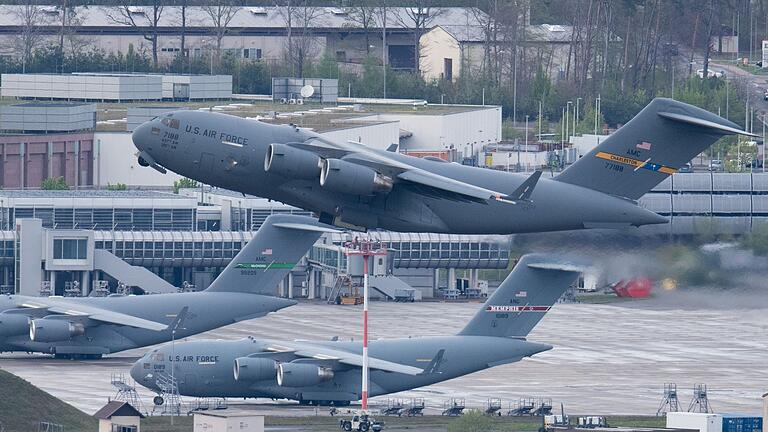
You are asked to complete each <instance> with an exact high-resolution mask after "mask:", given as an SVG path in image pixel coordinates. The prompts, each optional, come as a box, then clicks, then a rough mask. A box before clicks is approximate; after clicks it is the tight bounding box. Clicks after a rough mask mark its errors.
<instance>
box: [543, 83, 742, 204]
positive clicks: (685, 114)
mask: <svg viewBox="0 0 768 432" xmlns="http://www.w3.org/2000/svg"><path fill="white" fill-rule="evenodd" d="M732 134H743V135H752V134H748V133H746V132H744V131H742V130H741V128H740V127H739V126H738V125H737V124H735V123H733V122H731V121H728V120H726V119H724V118H722V117H719V116H717V115H715V114H712V113H711V112H709V111H705V110H703V109H701V108H697V107H695V106H693V105H688V104H686V103H682V102H677V101H675V100H672V99H665V98H656V99H654V100H652V101H651V103H649V104H648V106H646V107H645V108H643V110H642V111H640V112H639V113H638V114H637V115H636V116H635V117H634V118H633V119H632V120H630V121H629V122H627V124H625V125H624V126H622V127H621V128H620V129H619V130H617V131H616V132H615V133H613V135H611V136H609V137H608V138H606V139H605V141H603V142H602V143H600V144H599V145H598V146H597V147H596V148H594V149H592V151H590V152H589V153H587V154H586V155H584V157H582V158H581V159H579V160H577V161H576V162H575V163H574V164H573V165H571V166H570V167H568V168H567V169H566V170H565V171H563V172H562V173H561V174H560V175H558V176H557V177H555V180H557V181H561V182H564V183H570V184H574V185H577V186H583V187H585V188H589V189H594V190H597V191H600V192H603V193H607V194H611V195H618V196H622V197H626V198H630V199H638V198H640V197H641V196H643V195H644V194H645V193H646V192H648V191H649V190H651V189H653V188H654V187H655V186H656V185H657V184H659V183H661V181H662V180H664V179H665V178H666V177H667V176H668V175H670V174H673V173H675V172H676V171H677V170H678V169H679V168H680V167H681V166H683V165H684V164H686V163H688V162H690V160H691V159H693V158H694V157H695V156H696V155H698V154H699V153H701V152H702V151H704V150H705V149H707V148H708V147H709V146H711V145H712V144H714V142H715V141H717V140H718V139H720V138H721V137H722V136H724V135H732Z"/></svg>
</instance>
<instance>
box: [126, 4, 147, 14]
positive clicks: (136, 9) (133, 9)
mask: <svg viewBox="0 0 768 432" xmlns="http://www.w3.org/2000/svg"><path fill="white" fill-rule="evenodd" d="M128 13H130V14H132V15H144V13H145V12H144V8H142V7H140V6H128Z"/></svg>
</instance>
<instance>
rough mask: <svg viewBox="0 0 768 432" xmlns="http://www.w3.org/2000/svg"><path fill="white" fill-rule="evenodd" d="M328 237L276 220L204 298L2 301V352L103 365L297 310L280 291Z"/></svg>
mask: <svg viewBox="0 0 768 432" xmlns="http://www.w3.org/2000/svg"><path fill="white" fill-rule="evenodd" d="M326 231H334V230H332V229H329V228H326V227H324V226H323V225H321V224H319V223H318V222H317V220H316V219H312V218H310V217H306V216H294V215H273V216H270V217H268V218H267V219H266V221H265V222H264V225H262V227H261V228H260V229H259V231H258V232H256V234H255V235H254V237H253V239H251V241H249V242H248V243H247V244H246V245H245V246H244V247H243V249H242V250H241V251H240V253H238V254H237V256H235V258H234V259H233V260H232V261H231V262H230V263H229V265H228V266H227V267H226V268H225V269H224V271H223V272H222V273H221V274H220V275H219V276H218V277H217V278H216V280H214V281H213V283H212V284H211V285H210V286H209V287H208V288H207V289H205V290H204V291H201V292H195V293H177V294H155V295H142V296H132V295H131V296H109V297H99V298H90V297H86V298H64V297H30V296H20V295H4V296H0V352H4V351H27V352H41V353H48V354H54V355H55V356H56V357H60V358H99V357H101V356H102V355H103V354H109V353H114V352H118V351H123V350H127V349H132V348H137V347H142V346H148V345H153V344H157V343H160V342H165V341H169V340H171V338H172V337H186V336H189V335H193V334H197V333H202V332H204V331H208V330H211V329H215V328H218V327H222V326H225V325H229V324H232V323H235V322H238V321H243V320H248V319H252V318H258V317H261V316H264V315H266V314H267V313H269V312H274V311H277V310H279V309H282V308H285V307H288V306H291V305H293V304H295V303H296V302H295V301H293V300H287V299H282V298H277V297H274V293H275V291H276V287H277V284H278V283H279V282H280V281H281V280H282V279H283V278H284V277H285V276H286V275H287V274H288V272H289V271H290V270H291V269H292V268H293V267H294V265H295V264H296V262H297V261H298V260H299V259H301V257H302V256H304V254H305V253H306V252H307V250H308V249H309V248H310V247H311V246H312V245H313V244H314V243H315V241H317V239H318V238H319V237H320V235H322V233H323V232H326Z"/></svg>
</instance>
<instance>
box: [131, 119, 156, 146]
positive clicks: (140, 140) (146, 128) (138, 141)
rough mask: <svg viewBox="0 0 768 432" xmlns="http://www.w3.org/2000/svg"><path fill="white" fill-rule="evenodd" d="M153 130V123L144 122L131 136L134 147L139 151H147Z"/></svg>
mask: <svg viewBox="0 0 768 432" xmlns="http://www.w3.org/2000/svg"><path fill="white" fill-rule="evenodd" d="M151 129H152V121H148V122H144V123H142V124H140V125H139V126H138V127H137V128H136V129H134V130H133V134H131V139H132V140H133V145H134V146H136V148H137V149H139V150H142V151H143V150H145V149H146V148H147V145H148V143H149V140H150V136H151Z"/></svg>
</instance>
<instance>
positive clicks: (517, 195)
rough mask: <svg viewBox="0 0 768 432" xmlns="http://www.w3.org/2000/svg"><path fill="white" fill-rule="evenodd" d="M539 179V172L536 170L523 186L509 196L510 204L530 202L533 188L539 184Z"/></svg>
mask: <svg viewBox="0 0 768 432" xmlns="http://www.w3.org/2000/svg"><path fill="white" fill-rule="evenodd" d="M540 178H541V171H539V170H536V171H534V172H533V174H531V175H530V177H528V178H527V179H525V181H524V182H523V184H521V185H520V186H519V187H518V188H517V189H515V191H514V192H512V193H511V194H509V200H510V201H512V202H519V201H530V200H531V195H532V194H533V188H535V187H536V185H537V184H538V183H539V179H540Z"/></svg>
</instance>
